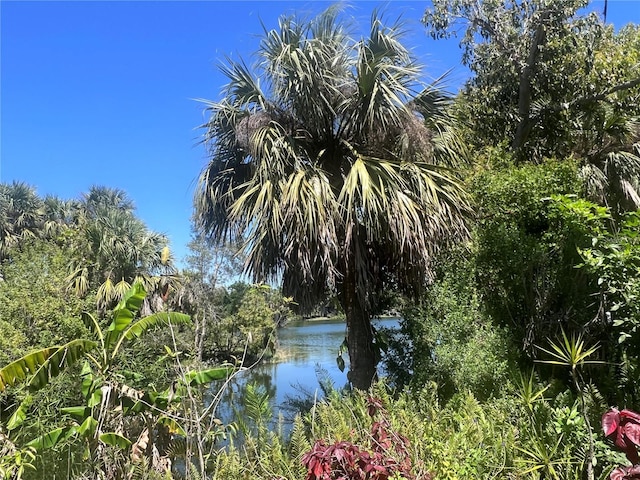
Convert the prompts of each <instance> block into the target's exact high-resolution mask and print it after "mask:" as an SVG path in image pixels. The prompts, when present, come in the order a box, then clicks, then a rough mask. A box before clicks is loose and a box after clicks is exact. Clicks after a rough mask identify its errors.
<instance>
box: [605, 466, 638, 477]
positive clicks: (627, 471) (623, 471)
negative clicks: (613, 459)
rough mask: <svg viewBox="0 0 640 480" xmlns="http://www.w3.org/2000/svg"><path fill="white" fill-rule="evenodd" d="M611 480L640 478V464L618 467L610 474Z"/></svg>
mask: <svg viewBox="0 0 640 480" xmlns="http://www.w3.org/2000/svg"><path fill="white" fill-rule="evenodd" d="M609 478H610V479H611V480H640V465H631V466H630V467H619V468H616V469H615V470H614V471H613V472H611V475H610V476H609Z"/></svg>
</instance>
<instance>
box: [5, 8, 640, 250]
mask: <svg viewBox="0 0 640 480" xmlns="http://www.w3.org/2000/svg"><path fill="white" fill-rule="evenodd" d="M330 3H331V2H320V1H313V2H305V1H285V2H272V1H254V2H248V1H226V2H222V1H197V2H196V1H193V2H186V1H185V2H154V1H147V2H126V1H110V2H93V1H75V2H54V1H46V2H44V1H43V2H25V1H7V0H4V1H0V31H1V37H0V39H1V47H0V48H1V50H0V95H1V96H0V102H1V116H0V126H1V130H0V142H1V143H0V181H2V182H5V183H10V182H12V181H14V180H17V181H24V182H27V183H29V184H31V185H33V186H34V187H36V189H37V191H38V193H39V194H40V195H46V194H55V195H58V196H60V197H62V198H78V197H79V196H80V194H81V193H82V192H86V191H87V190H88V188H89V187H90V186H91V185H105V186H109V187H117V188H121V189H123V190H125V191H126V192H127V193H128V194H129V196H130V197H131V198H132V199H133V201H134V202H135V204H136V207H137V214H138V215H139V217H140V218H142V219H143V220H144V221H145V222H146V224H147V225H148V226H149V228H151V229H153V230H155V231H158V232H163V233H165V234H167V235H168V236H169V238H170V240H171V246H172V249H173V250H174V254H175V255H176V258H177V259H178V260H180V259H182V258H183V257H184V255H185V254H186V244H187V242H188V241H189V237H190V216H191V213H192V196H193V190H194V186H195V182H196V180H197V177H198V174H199V173H200V170H201V169H202V168H203V166H204V165H205V162H206V160H207V159H206V152H205V149H204V147H203V146H202V145H199V144H198V142H199V140H200V136H201V135H202V133H203V132H202V131H201V130H199V129H198V128H197V127H198V126H199V125H200V124H202V123H203V122H204V121H205V116H204V113H203V106H202V104H200V103H198V102H197V101H195V100H194V99H196V98H207V99H211V100H217V99H219V96H220V91H221V88H222V87H223V85H224V84H225V79H224V77H223V76H221V75H220V74H219V72H218V69H217V67H218V65H219V64H220V63H221V62H223V61H224V58H225V57H226V56H230V57H232V58H239V57H242V58H245V59H247V60H248V61H249V62H250V61H251V53H253V52H254V51H255V50H256V49H257V47H258V44H259V35H260V33H261V32H262V26H261V22H262V23H264V25H265V26H266V27H267V28H274V27H276V26H277V18H278V16H280V15H281V14H283V13H293V12H294V11H298V12H308V13H313V12H318V11H320V10H322V9H323V8H326V7H327V6H328V5H330ZM602 4H603V2H594V3H593V8H596V9H597V8H599V9H600V10H601V5H602ZM426 6H427V2H422V1H398V0H394V1H391V2H384V3H383V2H370V1H356V2H352V3H351V10H350V12H351V13H352V14H353V16H355V18H356V19H357V20H358V23H359V24H360V25H362V26H363V27H364V28H366V26H367V22H368V20H369V18H370V15H371V12H372V10H373V9H374V8H376V7H384V8H385V11H387V12H388V13H389V18H395V15H397V14H399V13H401V14H402V15H403V18H404V19H405V20H406V21H407V24H408V27H409V29H410V30H411V32H412V34H411V36H409V37H408V38H407V45H408V46H410V47H412V48H414V49H415V51H416V53H417V55H418V57H419V58H420V59H421V60H422V62H423V63H424V64H425V65H426V70H425V73H426V74H427V75H429V76H432V77H437V76H439V75H440V74H442V73H443V72H445V71H446V70H448V69H451V68H453V69H454V71H453V74H452V75H451V77H450V81H451V82H452V84H453V85H457V84H459V83H461V82H462V81H463V80H464V78H465V71H464V69H463V68H462V67H460V66H459V59H460V53H459V50H458V49H457V42H456V41H453V42H449V43H446V42H442V41H439V42H437V43H434V42H433V41H431V40H429V39H428V38H427V37H426V34H425V32H424V29H423V28H422V27H421V25H420V23H419V20H420V17H421V15H422V13H423V11H424V9H425V7H426ZM608 20H609V21H612V22H613V23H614V24H616V25H623V24H625V23H628V22H634V23H640V1H622V0H617V1H616V0H610V1H609V13H608ZM426 79H428V78H426Z"/></svg>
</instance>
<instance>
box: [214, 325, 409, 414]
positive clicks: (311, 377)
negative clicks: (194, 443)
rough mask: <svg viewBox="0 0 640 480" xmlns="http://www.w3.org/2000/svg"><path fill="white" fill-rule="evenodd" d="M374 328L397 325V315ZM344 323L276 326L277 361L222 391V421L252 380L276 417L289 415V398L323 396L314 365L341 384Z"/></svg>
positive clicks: (344, 376) (343, 381)
mask: <svg viewBox="0 0 640 480" xmlns="http://www.w3.org/2000/svg"><path fill="white" fill-rule="evenodd" d="M374 325H375V327H376V328H381V327H384V328H397V327H398V319H397V318H389V319H380V320H375V321H374ZM345 335H346V325H345V323H344V321H341V320H338V321H336V320H313V321H302V322H295V323H290V324H288V325H287V326H286V327H284V328H281V329H280V330H278V341H279V345H278V351H277V354H278V358H280V359H281V360H280V361H279V362H277V363H263V364H261V365H258V366H257V367H255V368H253V369H251V370H248V371H245V372H241V373H240V374H239V375H238V376H237V378H236V379H235V381H234V382H233V384H232V385H230V387H229V388H228V390H229V391H228V392H225V396H224V399H223V401H222V403H221V404H220V406H219V408H218V415H219V417H220V418H221V419H222V421H223V422H226V421H229V420H231V419H232V417H233V405H234V404H236V406H238V403H240V402H242V393H241V392H242V388H243V386H244V385H246V384H247V383H255V384H257V385H259V386H261V387H263V388H264V389H265V391H266V392H267V393H268V394H269V396H270V399H271V406H272V407H273V410H274V414H275V417H276V418H277V417H278V414H279V413H282V414H283V415H284V417H285V420H286V419H287V418H288V417H289V415H288V413H290V412H288V411H287V409H286V408H285V407H286V405H287V403H288V400H289V399H290V398H296V397H298V398H300V397H301V396H302V395H303V392H306V393H307V394H309V395H310V396H311V398H313V397H314V396H316V395H317V396H318V398H320V397H321V396H322V392H321V389H320V386H319V382H318V378H317V375H316V371H317V369H321V370H322V371H323V372H326V375H327V376H328V378H329V379H330V380H331V381H332V382H333V384H334V386H335V388H337V389H340V388H342V387H344V386H345V385H346V384H347V383H348V382H347V371H348V370H349V359H348V357H349V355H348V353H347V352H344V353H343V358H344V360H345V364H346V366H345V370H344V372H341V371H340V369H339V368H338V364H337V362H336V357H337V356H338V353H339V349H340V345H341V344H342V342H343V341H344V339H345Z"/></svg>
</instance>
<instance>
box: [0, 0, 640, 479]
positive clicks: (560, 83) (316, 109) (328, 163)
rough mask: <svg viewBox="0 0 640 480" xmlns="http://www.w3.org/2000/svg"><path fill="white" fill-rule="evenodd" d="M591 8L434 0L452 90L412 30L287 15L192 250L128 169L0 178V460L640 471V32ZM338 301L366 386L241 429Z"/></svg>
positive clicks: (248, 84)
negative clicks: (48, 186) (456, 50)
mask: <svg viewBox="0 0 640 480" xmlns="http://www.w3.org/2000/svg"><path fill="white" fill-rule="evenodd" d="M586 3H587V2H585V1H579V0H571V1H565V2H548V1H542V0H524V1H518V2H501V1H493V0H491V1H489V0H487V1H484V2H475V1H471V0H434V2H433V5H432V7H430V8H429V9H427V10H426V11H425V14H424V17H423V19H422V21H423V24H424V28H425V29H426V30H427V31H428V32H429V33H430V34H431V35H433V36H434V37H435V38H442V37H446V36H449V35H451V34H452V32H454V31H458V32H460V31H462V32H465V33H464V35H463V36H462V38H461V46H462V51H463V56H462V59H461V61H462V63H464V64H465V65H466V66H467V67H469V69H470V71H471V77H470V78H469V80H468V81H467V82H466V83H465V85H464V86H463V88H462V89H461V90H460V92H458V93H457V94H456V95H455V96H453V97H448V96H447V95H446V94H445V93H444V92H442V91H440V90H439V89H438V88H436V86H433V85H431V86H426V85H423V84H422V83H421V81H420V79H421V75H423V72H422V71H421V70H420V69H419V66H418V65H417V64H416V63H415V61H414V59H413V58H412V57H411V54H410V49H409V48H408V47H409V46H408V45H404V44H403V43H402V42H403V39H402V36H401V35H400V33H401V31H402V28H401V26H400V25H395V24H394V25H386V24H385V23H384V22H383V21H382V20H381V19H380V18H379V17H378V16H377V15H374V16H373V19H372V25H371V28H370V31H369V35H368V36H366V37H365V38H364V39H362V40H353V39H352V37H353V35H352V32H351V31H350V30H349V28H348V22H347V16H346V14H345V12H343V11H342V10H340V9H339V8H337V7H333V8H331V9H329V10H328V11H327V12H325V13H324V14H322V15H320V16H319V17H317V18H316V19H313V20H311V21H308V20H303V19H300V18H296V17H287V18H283V19H282V21H281V22H280V25H279V27H278V28H276V29H274V30H267V31H265V36H264V41H263V43H261V46H260V52H259V57H258V58H259V65H258V68H256V70H255V72H254V71H252V70H251V69H249V68H248V67H246V66H245V64H243V63H238V64H231V65H228V66H227V67H224V71H225V73H226V74H227V76H228V77H229V81H230V83H229V86H228V88H227V90H226V95H225V97H224V99H223V100H221V101H220V102H212V103H211V104H209V105H208V109H209V111H210V113H211V120H210V121H209V122H208V123H207V124H206V125H205V127H206V128H205V129H206V133H205V140H206V141H207V142H209V145H210V146H211V149H210V154H211V160H210V163H209V165H208V166H207V167H206V169H205V170H204V172H203V174H202V177H201V180H202V181H201V183H200V188H199V189H198V192H197V198H196V208H195V213H194V222H193V223H194V231H193V237H192V242H191V244H190V246H189V248H190V254H189V256H188V258H187V259H186V263H185V268H184V269H182V270H178V269H177V268H176V267H175V265H174V262H173V259H172V258H171V253H170V251H169V249H168V245H167V240H166V238H164V237H163V236H162V235H159V234H156V233H155V232H152V231H150V230H149V229H148V228H147V227H146V226H145V225H144V223H143V222H142V221H141V220H140V219H139V218H138V217H137V216H136V214H135V209H134V208H133V205H132V203H131V202H130V200H129V199H128V197H127V195H126V193H125V192H122V191H119V190H117V189H111V188H107V187H91V189H90V190H89V192H88V193H86V194H84V195H82V196H81V197H80V198H79V199H70V200H66V199H65V200H63V199H58V198H52V197H47V198H41V197H39V196H38V194H37V192H36V190H35V188H33V187H31V186H29V185H26V184H23V183H18V182H16V183H13V184H2V185H0V260H1V262H2V263H1V266H0V275H1V277H0V278H1V280H0V478H5V479H12V480H13V479H18V478H25V479H30V478H34V479H45V478H46V479H51V478H105V479H124V478H127V479H128V478H145V479H156V478H157V479H160V478H165V479H170V478H190V479H199V478H208V479H249V478H252V479H253V478H258V479H265V480H274V479H278V480H282V479H287V480H294V479H300V480H302V479H306V480H334V479H349V480H351V479H358V480H387V479H396V480H399V479H416V480H417V479H424V480H427V479H467V478H474V479H475V478H478V479H485V478H486V479H489V478H504V479H529V478H530V479H556V480H569V479H571V480H577V479H586V480H593V479H596V478H598V479H604V478H608V477H610V478H612V479H614V480H622V479H633V478H640V473H638V472H640V467H636V466H634V464H637V463H640V459H639V457H638V454H637V451H636V449H637V446H638V445H639V444H640V427H639V426H638V425H640V416H638V415H637V414H635V413H633V412H632V410H636V411H637V410H638V409H640V392H639V391H638V387H637V386H638V385H639V384H640V363H639V360H638V358H639V356H640V331H639V330H640V306H639V305H640V303H639V301H638V300H639V298H640V280H639V279H640V211H639V210H638V207H640V123H639V122H640V28H639V27H637V26H633V25H629V26H626V27H624V28H621V29H620V30H617V31H616V30H614V28H613V27H612V26H609V25H606V24H605V23H604V22H603V20H602V19H601V18H600V17H599V16H598V15H597V14H595V13H594V14H588V15H585V14H583V13H582V10H581V8H582V7H584V6H585V5H586ZM254 75H256V76H254ZM243 265H244V269H245V271H246V272H248V273H249V274H251V275H252V276H253V281H255V282H256V283H254V284H246V283H243V282H238V281H236V280H237V278H240V277H239V273H240V272H241V271H242V269H243ZM274 278H275V279H278V280H282V281H283V292H284V293H285V294H286V295H291V297H287V296H283V294H282V293H281V292H280V291H279V290H276V289H273V288H270V287H268V286H266V285H265V284H263V283H261V282H263V281H266V280H270V279H271V280H273V279H274ZM234 282H235V283H234ZM329 299H333V300H335V301H337V303H338V304H340V305H341V308H342V309H343V311H344V314H345V317H346V324H347V345H348V353H349V356H350V359H351V362H350V364H351V368H352V371H351V374H350V377H349V378H350V380H351V383H352V385H353V387H355V388H354V389H353V390H352V391H348V392H338V391H335V390H333V389H332V388H330V386H328V385H327V384H324V386H325V393H326V395H325V398H324V399H323V400H322V401H318V402H312V403H308V402H304V401H301V402H299V404H300V405H301V406H303V405H306V407H301V411H300V414H299V416H297V418H296V420H295V423H294V426H293V430H292V431H291V432H290V434H287V435H285V434H283V433H282V430H280V429H278V428H273V423H272V418H273V412H271V411H270V407H269V403H268V402H267V394H266V392H264V391H263V390H261V389H260V388H258V387H256V386H254V385H249V386H247V388H246V391H245V392H243V397H242V398H243V405H242V408H241V409H238V413H239V416H238V417H237V418H236V420H235V421H234V422H232V423H231V424H229V425H223V424H222V423H221V422H220V421H219V420H218V419H217V416H216V407H217V406H218V402H219V401H220V395H221V394H222V393H223V392H224V388H225V386H224V385H225V384H224V381H225V380H226V379H228V378H229V377H232V376H233V375H235V373H236V372H237V371H238V369H241V368H244V367H246V366H249V365H251V364H253V363H255V362H257V361H260V360H261V359H264V358H265V356H267V357H268V356H271V355H273V354H274V353H277V329H278V327H280V326H282V325H283V324H285V323H286V321H287V319H288V318H291V317H292V316H293V315H294V312H295V313H298V312H304V311H307V310H308V309H310V308H314V307H317V305H318V304H319V303H320V302H326V301H328V300H329ZM389 302H393V305H394V307H395V308H401V309H402V321H401V329H400V330H399V331H397V332H374V331H373V329H372V328H371V325H370V321H369V320H370V317H371V315H373V314H375V313H377V312H379V311H380V310H382V309H385V308H388V307H389ZM296 310H297V311H298V312H296ZM149 332H153V335H147V333H149ZM339 348H340V346H338V345H336V352H338V349H339ZM382 350H385V351H386V354H385V355H384V356H383V360H384V362H385V371H386V372H388V375H387V377H386V378H385V379H382V380H378V381H374V382H373V385H372V386H371V387H370V388H369V385H370V383H371V381H372V380H374V374H373V372H374V371H375V366H376V364H377V363H378V361H379V359H380V358H381V355H380V353H381V351H382ZM216 381H218V382H223V383H222V384H220V385H221V386H220V387H219V388H220V391H219V392H218V393H213V392H215V390H214V389H212V388H211V387H210V385H211V383H212V382H216ZM216 385H218V384H216ZM612 405H613V406H616V407H617V408H618V409H619V410H618V409H613V410H609V409H610V407H611V406H612ZM605 412H609V413H607V414H606V415H605V417H604V418H603V417H602V415H603V414H604V413H605ZM601 418H602V421H603V426H604V434H606V435H607V436H608V437H609V438H608V439H607V438H605V435H604V434H603V432H602V431H601V430H600V424H601ZM614 442H615V444H614ZM616 445H617V448H619V449H621V450H623V453H621V452H616V451H615V449H616ZM618 467H620V468H618Z"/></svg>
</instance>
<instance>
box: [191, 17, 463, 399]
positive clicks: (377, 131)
mask: <svg viewBox="0 0 640 480" xmlns="http://www.w3.org/2000/svg"><path fill="white" fill-rule="evenodd" d="M401 32H402V27H401V25H400V24H394V25H392V26H391V27H385V26H384V25H383V23H382V21H381V18H380V16H379V15H378V13H377V12H376V13H374V14H373V16H372V20H371V28H370V33H369V36H368V38H365V39H362V40H359V41H356V40H353V39H351V38H350V35H349V31H348V28H347V27H345V24H344V22H341V21H340V10H339V8H338V7H335V6H334V7H331V8H329V9H328V10H326V11H325V12H323V13H322V14H320V15H319V16H318V17H316V18H315V19H313V20H311V21H303V20H301V19H298V18H295V17H282V18H281V19H280V23H279V29H276V30H271V31H265V35H264V38H263V39H262V42H261V44H260V49H259V51H258V53H257V56H258V60H259V61H258V64H257V66H256V75H255V76H254V74H253V73H252V71H251V70H250V69H249V67H247V65H246V64H245V63H243V62H238V63H236V62H230V63H229V65H228V66H227V67H225V68H223V72H224V73H225V74H226V76H227V77H228V78H229V84H228V85H227V87H226V91H225V96H224V98H223V99H222V100H221V101H220V102H217V103H214V102H207V105H208V110H209V111H210V113H211V117H210V120H209V121H208V123H207V124H206V125H205V126H206V128H207V133H206V135H205V142H207V143H208V144H209V145H210V156H211V158H210V162H209V163H208V165H207V166H206V167H205V169H204V170H203V172H202V174H201V177H200V180H199V185H198V188H197V192H196V197H195V202H196V215H197V218H198V220H199V222H200V223H201V226H202V227H203V228H204V230H205V231H206V232H207V233H208V234H209V235H211V236H212V238H213V239H214V240H216V241H218V242H223V241H225V240H229V239H232V240H233V239H238V238H242V239H244V250H245V253H246V255H247V260H246V264H245V267H246V270H247V272H248V273H250V274H252V276H253V277H254V279H255V280H256V281H269V280H275V279H278V280H279V279H281V280H282V282H283V294H284V295H286V296H292V297H294V299H295V301H296V302H298V304H299V305H300V306H301V307H302V308H306V309H310V308H311V307H312V306H314V305H315V304H316V303H317V302H318V301H320V300H322V299H323V298H325V297H326V296H327V295H330V294H332V293H335V292H337V294H338V296H339V299H340V302H341V304H342V307H343V308H344V312H345V315H346V322H347V343H348V351H349V358H350V372H349V376H348V378H349V380H350V382H351V383H352V385H354V386H355V387H356V388H361V389H365V388H368V387H369V386H370V384H371V382H372V379H373V378H374V377H375V369H376V364H377V361H378V357H377V353H378V352H376V347H375V342H374V330H373V328H372V325H371V321H370V318H371V315H372V313H374V312H375V309H376V306H377V305H376V304H377V299H378V296H379V293H380V292H381V291H382V290H383V289H386V288H390V287H391V286H392V285H393V286H397V287H400V288H404V289H405V290H407V291H410V292H416V291H417V290H419V288H420V286H421V285H423V283H424V281H425V279H426V278H427V277H428V276H429V273H430V261H431V260H432V258H433V255H434V254H435V253H436V251H437V250H438V248H439V245H441V244H442V242H444V241H447V240H450V239H452V238H454V237H459V236H460V235H464V234H466V228H465V225H464V222H463V213H464V212H465V211H466V209H467V204H466V200H465V196H464V193H463V191H462V189H461V187H460V185H459V183H457V181H456V180H455V177H454V175H453V174H452V171H451V170H450V169H449V168H448V167H447V166H446V165H445V164H444V163H443V158H444V157H445V155H446V153H451V149H450V148H448V145H449V144H448V143H447V142H444V141H443V140H442V139H443V138H445V137H444V136H443V135H441V133H444V134H447V133H448V132H447V131H445V130H444V129H443V125H444V123H446V122H445V120H446V118H445V116H444V113H443V107H444V105H445V102H444V97H443V96H442V95H441V94H440V92H439V91H438V89H436V88H434V87H426V88H425V87H424V86H422V85H421V84H420V82H419V78H420V68H419V66H418V65H417V64H416V63H415V61H414V60H413V59H412V57H411V55H410V54H409V52H408V50H407V49H406V48H405V47H404V46H403V45H402V44H401V43H400V36H401ZM260 80H262V82H261V81H260Z"/></svg>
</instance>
